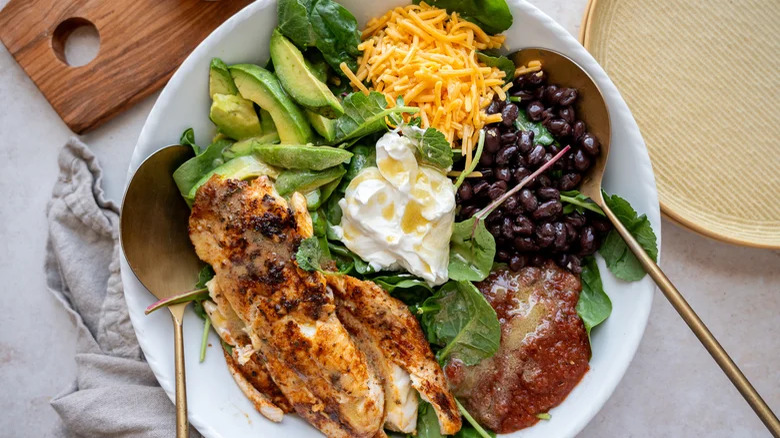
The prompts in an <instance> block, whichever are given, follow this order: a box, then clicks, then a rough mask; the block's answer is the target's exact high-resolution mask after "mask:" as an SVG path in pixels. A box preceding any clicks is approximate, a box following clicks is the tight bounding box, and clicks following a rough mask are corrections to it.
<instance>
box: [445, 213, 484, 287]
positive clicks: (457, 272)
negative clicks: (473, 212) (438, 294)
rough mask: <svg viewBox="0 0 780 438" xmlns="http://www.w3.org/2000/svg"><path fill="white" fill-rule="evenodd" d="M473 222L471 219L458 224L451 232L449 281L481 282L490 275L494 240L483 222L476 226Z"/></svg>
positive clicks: (473, 219) (474, 219)
mask: <svg viewBox="0 0 780 438" xmlns="http://www.w3.org/2000/svg"><path fill="white" fill-rule="evenodd" d="M475 221H476V218H473V217H472V218H470V219H467V220H465V221H463V222H458V223H456V224H455V227H454V228H453V230H452V237H451V240H450V263H449V266H448V268H447V269H448V272H449V277H450V279H451V280H456V281H460V280H466V281H482V280H484V279H485V278H487V276H488V275H490V270H491V268H492V267H493V259H494V258H495V255H496V240H495V239H494V238H493V235H492V234H490V231H488V230H487V228H485V223H484V221H479V222H477V223H476V224H475ZM475 227H476V228H475Z"/></svg>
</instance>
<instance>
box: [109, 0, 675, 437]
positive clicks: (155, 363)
mask: <svg viewBox="0 0 780 438" xmlns="http://www.w3.org/2000/svg"><path fill="white" fill-rule="evenodd" d="M341 3H343V4H344V5H345V6H346V7H347V8H348V9H349V10H350V11H352V13H353V14H355V17H356V18H357V19H358V22H359V23H360V24H361V26H362V25H364V24H365V23H366V21H367V20H368V19H370V18H371V17H374V16H377V15H381V14H382V13H384V12H385V11H387V10H388V9H389V8H390V7H394V6H398V5H404V4H408V3H409V1H408V0H406V1H404V0H388V1H370V2H369V1H365V0H343V1H341ZM509 4H510V7H511V10H512V15H513V16H514V25H513V26H512V28H511V29H509V30H508V31H507V32H506V36H507V48H508V49H509V50H517V49H520V48H523V47H546V48H550V49H554V50H557V51H559V52H562V53H564V54H566V55H568V56H569V57H571V58H572V59H574V60H575V61H577V62H578V63H579V64H580V65H582V66H583V67H584V68H585V70H587V71H588V73H590V75H591V76H592V77H593V78H594V79H595V80H596V82H597V83H598V85H599V87H600V88H601V90H602V91H603V93H604V97H605V99H606V101H607V104H608V106H609V108H610V117H611V124H612V148H611V149H612V150H611V155H610V157H609V166H608V167H607V169H608V171H607V175H606V179H605V189H606V190H607V192H609V193H617V194H619V195H621V196H622V197H624V198H626V199H628V200H629V201H630V202H631V204H632V205H633V206H634V208H636V209H637V211H639V212H640V213H645V214H647V215H648V217H649V218H650V222H651V223H652V225H653V229H654V230H655V233H656V235H657V236H658V237H659V238H660V236H661V221H660V214H659V209H658V196H657V193H656V189H655V180H654V177H653V172H652V167H651V166H650V160H649V158H648V155H647V150H646V149H645V145H644V142H643V141H642V137H641V136H640V134H639V128H638V127H637V125H636V122H635V121H634V118H633V117H632V116H631V113H630V112H629V110H628V107H627V106H626V104H625V102H624V101H623V99H622V98H621V96H620V94H619V93H618V91H617V89H616V88H615V86H614V85H613V84H612V82H611V81H610V80H609V78H608V77H607V76H606V74H605V73H604V71H603V70H602V69H601V67H600V66H599V65H598V64H597V63H596V61H595V60H594V59H593V58H592V57H591V56H590V55H589V54H588V53H587V52H586V51H585V49H584V48H583V47H582V46H581V45H580V44H579V43H578V42H577V41H576V40H575V39H574V38H573V37H572V36H571V35H569V33H568V32H566V31H565V30H564V29H563V28H561V27H560V26H559V25H558V24H556V23H555V22H554V21H552V20H551V19H550V18H549V17H547V16H546V15H545V14H543V13H542V12H541V11H539V10H538V9H536V8H535V7H533V6H531V5H529V4H528V3H525V2H523V1H520V0H509ZM275 24H276V2H275V1H272V0H258V1H257V2H255V3H252V4H250V5H249V6H247V7H246V8H245V9H244V10H242V11H241V12H239V13H238V14H236V15H235V16H233V17H232V18H231V19H229V20H228V21H226V22H225V23H224V24H222V26H220V27H219V28H217V29H216V30H215V31H214V32H213V33H212V34H211V35H210V36H209V37H208V38H206V40H204V41H203V42H202V43H201V44H200V45H199V46H198V47H197V48H196V49H195V50H194V51H193V52H192V54H190V56H189V57H188V58H187V59H186V60H185V61H184V63H183V64H182V65H181V67H180V68H179V70H178V71H177V72H176V74H175V75H174V76H173V77H172V78H171V80H170V82H169V83H168V85H167V86H166V87H165V89H164V90H163V91H162V93H161V94H160V97H159V98H158V100H157V103H156V104H155V105H154V108H152V111H151V113H150V114H149V118H148V119H147V121H146V124H145V125H144V128H143V131H142V132H141V135H140V138H139V140H138V144H137V145H136V148H135V152H134V153H133V158H132V160H131V162H130V169H129V173H128V176H129V175H131V174H132V172H133V171H135V169H136V168H137V167H138V165H139V164H140V163H141V161H143V159H144V158H146V157H147V156H149V155H150V154H152V153H153V152H154V151H156V150H157V149H159V148H161V147H163V146H165V145H168V144H173V143H177V142H178V140H179V135H180V134H181V133H182V131H183V130H184V129H186V128H188V127H193V128H194V129H195V134H196V136H197V137H196V139H197V142H198V144H208V142H209V139H210V138H211V136H212V135H213V134H214V127H213V125H212V123H211V122H210V121H209V118H208V108H209V105H210V101H209V96H208V71H209V61H210V59H211V58H212V57H220V58H222V59H223V60H224V61H225V62H227V63H228V64H230V63H239V62H254V63H257V64H260V65H264V64H265V62H266V60H267V59H268V41H269V38H270V36H271V31H272V30H273V28H274V26H275ZM660 243H661V242H660V240H659V242H658V244H659V247H660ZM599 268H600V270H601V276H602V279H603V282H604V288H605V289H606V291H607V293H608V295H609V296H610V298H611V299H612V303H613V311H612V315H611V316H610V317H609V319H608V320H607V321H606V322H605V323H604V324H602V325H601V326H599V327H597V328H596V329H595V330H594V332H593V346H592V347H593V358H592V359H591V361H590V367H591V369H590V371H589V372H588V373H587V374H586V375H585V377H584V378H583V380H582V382H580V384H579V385H578V386H577V387H576V388H575V389H574V391H572V393H571V394H570V395H569V396H568V398H567V399H566V400H565V401H564V402H563V403H562V404H561V405H560V406H558V407H556V408H555V409H553V410H552V411H551V412H550V413H551V415H552V419H551V420H549V421H541V422H539V423H538V424H537V425H535V426H533V427H531V428H528V429H524V430H521V431H518V432H516V433H514V434H511V436H515V437H524V438H531V437H545V438H565V437H571V436H574V435H575V434H577V432H579V431H580V430H582V428H583V427H584V426H585V425H586V424H587V423H588V421H590V419H591V418H593V416H594V415H595V414H596V412H598V410H599V409H601V406H603V405H604V403H605V402H606V400H607V398H609V396H610V395H611V394H612V392H613V391H614V389H615V387H616V386H617V384H618V382H619V381H620V379H621V378H622V377H623V374H624V373H625V371H626V368H627V367H628V364H629V363H630V362H631V359H632V358H633V356H634V353H635V352H636V349H637V346H638V345H639V341H640V339H641V338H642V333H643V332H644V330H645V325H646V324H647V318H648V315H649V313H650V306H651V302H652V294H653V291H654V285H653V283H652V282H651V280H650V279H649V278H647V277H646V278H645V279H644V280H642V281H640V282H636V283H625V282H622V281H620V280H617V279H616V278H615V277H613V276H612V275H611V274H610V273H609V271H608V270H607V269H606V267H605V266H604V262H603V260H599ZM193 280H194V279H193ZM122 281H123V282H124V286H125V297H126V300H127V305H128V307H129V309H130V318H131V320H132V322H133V326H134V327H135V332H136V335H137V336H138V341H139V343H140V344H141V348H142V349H143V351H144V354H145V356H146V360H147V361H148V362H149V365H150V366H151V368H152V370H153V371H154V374H155V375H156V376H157V380H158V381H159V382H160V385H161V386H162V387H163V389H165V391H166V393H167V394H168V396H169V397H170V398H171V400H173V396H174V393H173V391H174V364H173V329H172V324H171V321H170V316H169V315H167V312H156V313H153V314H152V315H149V316H144V312H143V311H144V309H145V308H146V306H148V305H149V304H151V303H153V302H154V301H155V299H154V298H153V297H152V295H151V294H149V292H148V291H147V290H146V289H145V288H144V287H143V286H142V285H141V284H140V283H139V282H138V280H137V279H136V278H135V277H134V276H133V274H132V272H131V271H130V269H129V267H128V265H127V261H126V260H125V259H124V257H123V258H122ZM202 328H203V323H202V321H201V320H200V319H199V318H198V317H197V316H195V314H194V313H192V312H190V311H188V313H187V315H186V316H185V320H184V336H185V339H186V347H185V356H186V362H187V394H188V401H189V419H190V422H191V423H192V425H193V426H195V427H196V428H197V429H198V430H199V431H200V432H201V433H202V434H203V435H205V436H206V437H210V438H211V437H225V438H231V437H243V436H280V434H281V433H284V436H286V437H288V438H295V437H303V436H311V435H315V434H317V432H316V430H315V429H314V428H312V427H311V426H309V425H308V424H306V423H305V422H304V421H303V420H301V419H300V418H299V417H297V416H295V415H287V416H285V418H284V420H283V421H282V422H281V423H278V424H276V423H272V422H270V421H268V420H266V419H265V418H264V417H262V416H261V415H260V414H259V413H258V412H257V411H255V409H254V407H253V406H252V404H251V403H250V402H249V401H248V400H247V398H246V397H244V395H243V394H242V393H241V391H240V390H239V389H238V387H237V386H236V384H235V383H234V381H233V379H232V378H231V376H230V374H229V373H228V370H227V367H226V365H225V360H224V358H223V356H222V353H221V351H220V349H219V345H220V344H219V340H218V338H217V336H216V334H214V333H213V332H212V333H211V334H210V335H209V343H210V345H212V347H211V348H209V349H208V353H207V355H206V361H205V362H204V363H198V354H199V352H198V344H199V342H200V338H201V333H202ZM171 421H174V419H173V418H171Z"/></svg>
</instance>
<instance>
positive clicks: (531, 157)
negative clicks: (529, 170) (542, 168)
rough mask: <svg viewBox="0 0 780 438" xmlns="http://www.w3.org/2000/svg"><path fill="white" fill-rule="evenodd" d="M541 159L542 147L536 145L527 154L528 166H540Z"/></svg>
mask: <svg viewBox="0 0 780 438" xmlns="http://www.w3.org/2000/svg"><path fill="white" fill-rule="evenodd" d="M543 158H544V146H542V145H540V144H538V145H536V146H535V147H534V148H533V149H532V150H531V152H529V153H528V158H527V160H528V164H529V165H531V166H537V165H539V164H541V162H542V159H543Z"/></svg>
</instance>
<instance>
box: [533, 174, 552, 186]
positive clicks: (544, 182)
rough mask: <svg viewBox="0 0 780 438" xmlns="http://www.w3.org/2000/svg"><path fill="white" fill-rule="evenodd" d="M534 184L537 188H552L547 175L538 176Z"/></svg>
mask: <svg viewBox="0 0 780 438" xmlns="http://www.w3.org/2000/svg"><path fill="white" fill-rule="evenodd" d="M534 182H535V183H536V185H537V186H539V187H551V186H552V180H551V179H550V177H549V176H547V175H539V177H538V178H536V181H534Z"/></svg>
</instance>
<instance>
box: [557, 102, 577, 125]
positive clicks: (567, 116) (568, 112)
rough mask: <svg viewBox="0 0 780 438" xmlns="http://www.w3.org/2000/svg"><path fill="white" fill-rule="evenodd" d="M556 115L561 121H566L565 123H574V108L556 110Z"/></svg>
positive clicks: (567, 107)
mask: <svg viewBox="0 0 780 438" xmlns="http://www.w3.org/2000/svg"><path fill="white" fill-rule="evenodd" d="M558 115H559V116H560V117H561V118H562V119H563V120H566V123H568V124H570V125H571V124H573V123H574V108H572V107H570V106H566V107H563V108H561V109H560V110H558Z"/></svg>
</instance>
